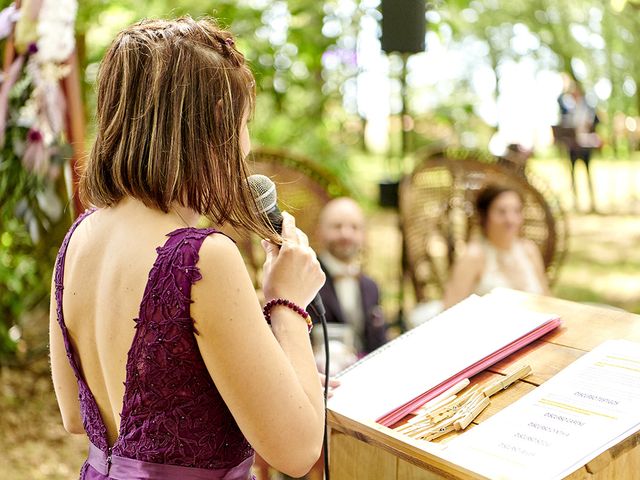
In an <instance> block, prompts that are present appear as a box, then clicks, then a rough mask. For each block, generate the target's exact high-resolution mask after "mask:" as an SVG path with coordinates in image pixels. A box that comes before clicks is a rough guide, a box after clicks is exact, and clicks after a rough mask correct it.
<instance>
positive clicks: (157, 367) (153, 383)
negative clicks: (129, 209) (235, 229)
mask: <svg viewBox="0 0 640 480" xmlns="http://www.w3.org/2000/svg"><path fill="white" fill-rule="evenodd" d="M213 232H215V230H211V229H208V230H197V229H180V230H177V231H175V232H173V233H171V234H170V238H169V240H168V241H167V243H166V244H165V246H164V247H161V248H158V249H157V251H158V259H157V260H156V262H155V264H154V266H153V268H152V269H151V272H150V273H149V281H148V283H147V288H146V290H145V293H144V297H143V300H142V304H141V306H140V315H139V318H138V319H136V320H135V321H136V334H135V338H134V341H133V345H132V347H131V350H130V351H129V358H128V361H127V380H126V383H125V398H124V403H123V410H122V423H121V426H120V432H121V433H120V438H119V439H118V441H117V442H116V444H115V445H114V447H113V454H114V455H121V456H126V457H130V458H136V459H138V460H143V461H146V462H155V463H167V464H173V465H182V466H188V467H199V468H210V469H211V468H227V467H230V466H233V465H236V464H238V463H240V462H241V461H243V460H244V459H246V458H247V457H249V456H250V455H252V454H253V450H252V449H251V447H250V445H249V444H248V443H247V441H246V439H245V438H244V436H243V435H242V433H241V432H240V429H239V428H238V426H237V425H236V423H235V420H234V419H233V417H232V416H231V412H230V411H229V409H228V408H227V406H226V405H225V403H224V401H223V399H222V397H221V396H220V394H219V393H218V390H217V389H216V387H215V385H214V383H213V381H212V380H211V377H210V375H209V372H208V371H207V368H206V366H205V364H204V361H203V360H202V357H201V356H200V352H199V350H198V345H197V342H196V339H195V336H194V327H193V320H192V318H191V316H190V311H189V310H190V304H191V285H192V284H193V283H195V282H196V281H198V280H199V279H200V278H202V277H201V275H200V270H199V269H198V267H197V266H196V264H197V262H198V251H199V249H200V245H201V244H202V241H203V240H204V238H205V237H206V236H207V235H209V234H211V233H213ZM196 333H197V332H196Z"/></svg>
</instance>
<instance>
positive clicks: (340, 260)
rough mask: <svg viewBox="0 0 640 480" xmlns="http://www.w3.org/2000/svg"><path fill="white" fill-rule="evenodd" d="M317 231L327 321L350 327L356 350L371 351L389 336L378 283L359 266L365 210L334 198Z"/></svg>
mask: <svg viewBox="0 0 640 480" xmlns="http://www.w3.org/2000/svg"><path fill="white" fill-rule="evenodd" d="M317 234H318V235H317V237H318V240H319V242H320V248H319V249H318V251H319V254H318V259H319V260H320V264H321V265H322V269H323V270H324V272H325V273H326V275H327V280H326V282H325V284H324V286H323V287H322V288H321V289H320V296H321V297H322V301H323V303H324V305H325V309H326V311H327V314H326V319H327V322H329V323H338V324H343V325H345V326H348V327H349V328H350V330H351V332H352V333H353V335H352V338H353V342H354V345H353V347H354V348H355V350H356V352H357V353H358V354H359V355H361V354H366V353H369V352H371V351H372V350H375V349H376V348H378V347H379V346H381V345H382V344H384V343H385V342H386V340H387V338H386V322H385V321H384V317H383V315H382V309H381V308H380V305H379V302H380V293H379V290H378V286H377V285H376V283H375V282H374V281H373V279H371V278H370V277H368V276H366V275H364V274H363V273H362V271H361V268H360V266H361V265H360V257H361V254H362V249H363V246H364V241H365V220H364V214H363V212H362V209H361V208H360V206H359V205H358V204H357V203H356V202H355V201H353V200H352V199H350V198H344V197H343V198H337V199H334V200H331V201H330V202H329V203H327V205H326V206H325V207H324V209H323V210H322V212H321V214H320V220H319V222H318V231H317ZM314 320H317V319H314ZM332 370H333V369H332Z"/></svg>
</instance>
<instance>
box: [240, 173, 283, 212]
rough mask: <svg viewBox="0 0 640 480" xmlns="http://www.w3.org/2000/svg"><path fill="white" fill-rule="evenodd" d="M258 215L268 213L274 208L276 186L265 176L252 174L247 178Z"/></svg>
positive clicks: (276, 200)
mask: <svg viewBox="0 0 640 480" xmlns="http://www.w3.org/2000/svg"><path fill="white" fill-rule="evenodd" d="M247 182H248V183H249V188H250V189H251V192H252V193H253V198H254V199H255V201H256V205H257V207H258V212H259V213H268V212H270V211H271V210H273V209H274V208H275V207H276V204H277V203H278V194H277V192H276V185H275V183H273V182H272V181H271V179H270V178H269V177H267V176H265V175H260V174H254V175H251V176H249V177H248V178H247Z"/></svg>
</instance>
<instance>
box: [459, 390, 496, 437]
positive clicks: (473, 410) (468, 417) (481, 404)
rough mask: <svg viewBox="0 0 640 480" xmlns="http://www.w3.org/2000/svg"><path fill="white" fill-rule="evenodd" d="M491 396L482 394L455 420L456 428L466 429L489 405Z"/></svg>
mask: <svg viewBox="0 0 640 480" xmlns="http://www.w3.org/2000/svg"><path fill="white" fill-rule="evenodd" d="M489 403H490V402H489V397H485V396H482V397H481V399H480V400H477V401H475V402H474V404H473V405H472V406H470V407H469V409H467V410H466V411H465V412H463V413H462V415H461V416H460V417H459V418H457V419H456V420H455V421H454V422H453V426H454V427H455V429H456V430H464V429H465V428H467V427H468V426H469V424H470V423H471V422H473V420H474V419H475V418H476V417H477V416H478V415H480V412H482V411H483V410H484V409H485V408H487V407H488V406H489Z"/></svg>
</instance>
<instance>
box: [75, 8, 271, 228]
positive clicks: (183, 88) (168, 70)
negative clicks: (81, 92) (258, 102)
mask: <svg viewBox="0 0 640 480" xmlns="http://www.w3.org/2000/svg"><path fill="white" fill-rule="evenodd" d="M97 85H98V87H97V89H98V103H97V111H96V121H97V137H96V141H95V143H94V145H93V148H92V151H91V154H90V156H89V158H88V161H87V163H86V165H85V167H84V171H83V175H82V178H81V181H80V195H81V198H82V200H83V202H85V204H87V203H90V204H93V205H96V206H98V207H104V206H112V205H115V204H116V203H118V202H119V201H120V200H121V199H122V198H123V197H125V196H131V197H134V198H136V199H138V200H140V201H142V202H143V203H144V204H145V205H147V206H148V207H151V208H156V209H159V210H162V211H163V212H168V211H169V209H170V208H171V204H172V203H173V202H178V203H179V204H181V205H184V206H187V207H189V208H191V209H193V210H195V211H196V212H198V213H200V214H201V215H204V216H206V217H208V218H210V219H211V220H212V221H214V222H216V223H217V224H220V225H222V224H224V223H229V224H231V225H232V226H234V227H240V228H243V229H248V230H251V231H254V232H256V233H258V234H259V235H261V236H263V237H265V238H270V239H272V240H276V239H277V234H276V233H275V232H274V231H273V230H272V229H270V228H269V227H268V226H267V224H266V223H265V222H264V221H263V219H262V218H261V217H260V215H259V214H258V213H256V212H257V209H256V207H255V201H254V199H253V196H252V194H251V191H250V188H249V186H248V185H247V182H246V178H247V167H246V164H245V161H244V158H243V152H242V151H241V147H240V133H241V128H242V122H243V118H244V116H245V115H248V114H250V113H251V112H252V110H253V104H254V100H255V83H254V79H253V75H252V74H251V71H250V70H249V68H248V67H247V66H246V64H245V62H244V57H243V55H242V54H241V53H240V52H239V51H238V50H237V49H236V47H235V43H234V40H233V37H232V36H231V34H230V33H229V32H227V31H225V30H222V29H220V28H218V27H217V25H216V24H215V22H214V21H212V20H210V19H202V20H194V19H192V18H190V17H183V18H179V19H177V20H144V21H142V22H140V23H137V24H135V25H132V26H130V27H128V28H127V29H125V30H123V31H122V32H120V33H119V34H118V36H117V37H116V39H115V40H114V41H113V43H112V44H111V46H110V47H109V50H108V51H107V53H106V55H105V57H104V59H103V60H102V64H101V66H100V71H99V75H98V82H97Z"/></svg>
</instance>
